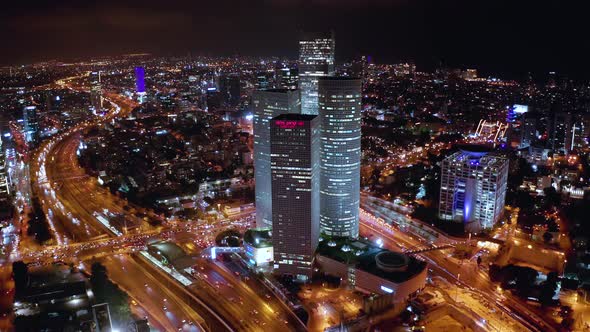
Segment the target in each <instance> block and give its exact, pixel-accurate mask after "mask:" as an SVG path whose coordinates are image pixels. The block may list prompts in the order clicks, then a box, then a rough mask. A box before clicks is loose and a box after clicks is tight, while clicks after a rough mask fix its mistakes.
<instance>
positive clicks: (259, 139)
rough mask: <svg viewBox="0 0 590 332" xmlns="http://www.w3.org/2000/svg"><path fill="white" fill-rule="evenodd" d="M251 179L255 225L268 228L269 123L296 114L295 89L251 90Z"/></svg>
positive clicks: (270, 219)
mask: <svg viewBox="0 0 590 332" xmlns="http://www.w3.org/2000/svg"><path fill="white" fill-rule="evenodd" d="M252 103H253V106H254V114H253V117H254V118H253V129H254V176H255V179H256V187H255V191H256V226H257V227H261V228H262V227H272V211H271V208H272V206H271V181H270V120H271V119H272V118H274V117H276V116H278V115H281V114H284V113H299V112H300V110H301V101H300V100H299V90H287V89H270V90H258V91H254V95H253V96H252Z"/></svg>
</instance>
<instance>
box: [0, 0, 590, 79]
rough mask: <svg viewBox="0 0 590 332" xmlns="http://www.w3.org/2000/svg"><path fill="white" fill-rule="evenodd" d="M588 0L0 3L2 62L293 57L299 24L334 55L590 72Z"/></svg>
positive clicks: (508, 74)
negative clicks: (319, 36) (322, 37)
mask: <svg viewBox="0 0 590 332" xmlns="http://www.w3.org/2000/svg"><path fill="white" fill-rule="evenodd" d="M584 7H585V6H584V5H583V4H559V3H557V2H550V1H537V2H533V1H528V0H526V1H518V2H516V3H515V1H507V0H499V1H494V2H486V3H482V2H474V1H466V0H456V1H443V2H441V1H436V0H416V1H410V0H366V1H360V0H307V1H305V0H274V1H272V0H256V1H250V2H249V3H243V1H233V0H220V1H216V2H207V3H196V2H194V1H188V0H175V1H167V2H165V3H163V2H161V1H156V0H144V1H141V2H139V1H126V2H125V3H124V4H123V3H121V2H117V1H113V0H105V1H101V2H100V3H96V4H91V3H80V2H77V1H73V0H62V1H54V2H51V3H45V2H43V1H39V0H33V1H29V2H26V3H20V4H17V3H8V4H4V8H3V14H0V15H1V17H2V20H1V21H0V37H1V38H2V39H3V40H4V41H5V45H7V46H8V47H5V49H4V50H3V52H2V53H0V63H1V64H4V65H15V64H25V63H32V62H38V61H46V60H72V59H75V58H93V57H101V56H113V55H121V54H126V53H143V52H146V53H151V54H154V55H186V54H187V53H191V54H211V55H233V54H240V55H252V56H281V57H288V58H291V59H295V58H296V57H297V51H298V45H297V40H298V36H299V34H300V32H301V31H330V30H334V31H335V35H336V59H337V61H338V62H341V61H343V60H349V59H351V58H353V57H355V56H358V55H365V54H366V55H371V56H372V57H373V59H374V60H375V62H376V63H393V62H397V61H413V62H415V63H416V64H417V67H418V69H419V70H431V69H433V68H435V67H437V66H438V65H439V64H440V63H443V64H445V65H447V66H449V67H460V68H468V67H469V68H477V69H478V70H479V71H480V73H482V75H485V76H487V75H495V76H499V77H503V78H517V79H519V78H523V77H524V76H525V75H526V73H527V72H532V73H533V74H534V76H536V77H538V76H542V75H545V74H546V73H547V72H549V71H556V72H558V73H560V74H563V75H566V76H568V77H571V78H575V79H583V80H587V79H588V78H590V62H589V61H587V59H589V58H590V49H589V48H588V46H587V45H586V44H587V43H585V42H584V40H585V39H586V36H585V32H586V29H584V26H583V23H584V15H585V14H584V13H586V12H587V11H586V10H585V8H584Z"/></svg>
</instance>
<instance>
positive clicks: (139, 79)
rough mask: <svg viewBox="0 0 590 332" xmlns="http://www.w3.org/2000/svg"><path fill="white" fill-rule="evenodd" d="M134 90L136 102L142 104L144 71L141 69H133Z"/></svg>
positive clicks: (143, 97)
mask: <svg viewBox="0 0 590 332" xmlns="http://www.w3.org/2000/svg"><path fill="white" fill-rule="evenodd" d="M135 90H136V91H135V92H136V93H137V96H138V101H139V102H140V103H143V101H144V99H145V70H144V69H143V67H135Z"/></svg>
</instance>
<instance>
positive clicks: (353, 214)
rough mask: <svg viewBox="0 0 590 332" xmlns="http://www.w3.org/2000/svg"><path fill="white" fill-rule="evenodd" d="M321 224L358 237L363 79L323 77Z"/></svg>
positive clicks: (335, 233)
mask: <svg viewBox="0 0 590 332" xmlns="http://www.w3.org/2000/svg"><path fill="white" fill-rule="evenodd" d="M318 86H319V114H320V118H321V123H322V125H321V146H320V160H321V162H320V164H321V180H320V181H321V185H320V204H321V210H320V211H321V212H320V227H321V229H322V232H324V233H326V234H328V235H333V236H343V237H352V238H356V237H358V232H359V200H360V170H361V81H360V79H357V78H349V77H321V78H320V79H319V82H318Z"/></svg>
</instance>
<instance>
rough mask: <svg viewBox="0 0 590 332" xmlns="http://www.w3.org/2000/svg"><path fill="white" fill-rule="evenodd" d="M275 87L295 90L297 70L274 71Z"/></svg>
mask: <svg viewBox="0 0 590 332" xmlns="http://www.w3.org/2000/svg"><path fill="white" fill-rule="evenodd" d="M275 74H276V82H277V87H279V88H281V89H297V82H298V76H297V69H295V68H289V67H281V68H277V69H276V73H275Z"/></svg>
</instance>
